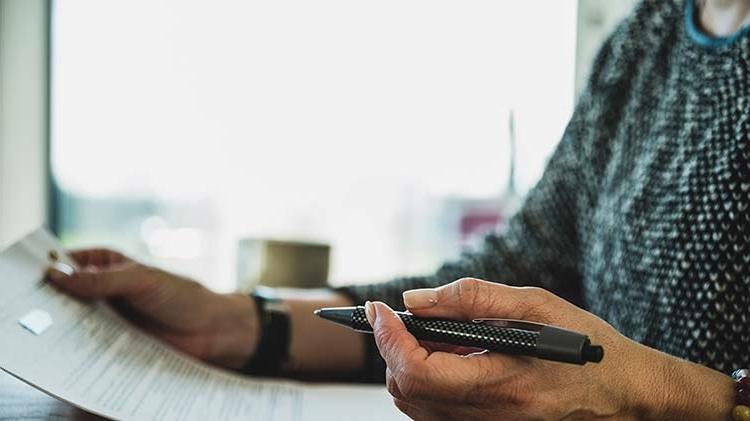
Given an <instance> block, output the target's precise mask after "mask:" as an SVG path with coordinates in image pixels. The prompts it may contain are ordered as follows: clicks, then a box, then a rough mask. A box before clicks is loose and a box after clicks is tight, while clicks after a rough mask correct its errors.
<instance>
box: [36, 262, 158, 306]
mask: <svg viewBox="0 0 750 421" xmlns="http://www.w3.org/2000/svg"><path fill="white" fill-rule="evenodd" d="M47 278H48V279H49V280H50V281H51V282H52V283H53V284H54V285H55V286H57V287H59V288H61V289H63V290H65V291H66V292H68V293H70V294H73V295H75V296H77V297H80V298H85V299H104V298H117V297H125V298H127V297H130V296H135V295H138V294H140V293H141V292H143V291H144V290H145V289H146V288H148V287H149V285H148V282H149V280H148V279H149V278H148V277H146V276H142V273H141V271H140V270H139V269H138V268H137V267H136V266H134V265H130V264H123V265H117V266H114V267H112V268H109V269H98V268H96V267H93V266H86V267H84V268H83V269H80V270H77V271H72V272H71V271H69V272H67V273H66V271H63V270H60V268H57V267H55V266H53V267H51V268H50V269H49V270H48V272H47Z"/></svg>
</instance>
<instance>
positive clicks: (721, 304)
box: [340, 0, 750, 381]
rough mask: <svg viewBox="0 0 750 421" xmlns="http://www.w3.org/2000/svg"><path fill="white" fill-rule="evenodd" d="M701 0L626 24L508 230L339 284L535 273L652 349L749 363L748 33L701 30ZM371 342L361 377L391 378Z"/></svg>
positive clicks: (368, 288) (513, 278)
mask: <svg viewBox="0 0 750 421" xmlns="http://www.w3.org/2000/svg"><path fill="white" fill-rule="evenodd" d="M692 8H693V4H692V1H689V0H688V2H687V4H684V3H683V2H682V1H679V0H658V1H657V0H645V1H643V2H642V3H640V4H639V5H638V6H637V7H636V8H635V10H634V11H633V12H632V13H631V15H630V16H629V17H628V18H626V19H625V21H623V22H622V23H621V24H620V25H619V26H618V27H617V29H616V30H615V31H614V32H613V34H612V35H611V36H610V37H609V38H608V39H607V41H606V42H605V43H604V45H603V47H602V48H601V50H600V52H599V53H598V55H597V58H596V60H595V62H594V65H593V69H592V72H591V76H590V78H589V81H588V84H587V87H586V89H585V91H584V93H583V94H582V95H581V97H580V98H579V100H578V103H577V106H576V108H575V110H574V113H573V116H572V118H571V120H570V122H569V124H568V126H567V127H566V129H565V132H564V134H563V137H562V140H561V141H560V143H559V145H558V146H557V148H556V150H555V152H554V153H553V155H552V156H551V158H550V160H549V162H548V164H547V168H546V170H545V172H544V174H543V176H542V178H541V180H540V181H539V183H538V184H537V185H536V186H535V187H534V188H533V189H532V190H531V191H530V192H529V194H528V195H527V197H526V199H525V202H524V205H523V206H522V208H521V209H520V211H519V212H518V213H517V214H516V215H515V216H514V217H513V218H512V219H511V220H510V221H509V223H508V226H507V229H506V230H505V231H504V232H502V233H496V234H491V235H488V236H487V237H486V238H485V239H484V241H483V246H482V247H481V248H480V249H477V250H475V251H471V252H467V253H464V254H463V255H462V256H461V257H460V259H458V260H457V261H455V262H451V263H448V264H445V265H444V266H442V267H441V268H440V269H439V270H438V271H437V273H435V274H432V275H430V276H423V277H409V278H402V279H396V280H393V281H390V282H386V283H382V284H372V285H363V286H350V287H344V288H341V289H340V291H342V292H344V293H345V294H348V295H349V296H350V297H352V298H353V299H354V300H355V301H356V302H363V301H364V300H382V301H385V302H386V303H389V304H390V305H392V306H394V307H395V308H403V303H402V298H401V292H402V291H404V290H407V289H412V288H424V287H435V286H439V285H442V284H445V283H448V282H451V281H454V280H456V279H458V278H461V277H468V276H470V277H476V278H481V279H485V280H489V281H494V282H502V283H505V284H511V285H534V286H540V287H543V288H546V289H548V290H550V291H552V292H554V293H556V294H558V295H559V296H561V297H563V298H565V299H567V300H570V301H572V302H574V303H575V304H577V305H579V306H581V307H583V308H585V309H586V310H588V311H591V312H592V313H594V314H596V315H598V316H600V317H601V318H603V319H604V320H606V321H607V322H609V323H610V324H612V325H613V326H614V327H615V328H616V329H618V330H619V331H620V332H622V333H623V334H624V335H626V336H628V337H630V338H632V339H634V340H636V341H638V342H640V343H643V344H645V345H647V346H650V347H653V348H656V349H659V350H662V351H664V352H666V353H669V354H672V355H675V356H677V357H681V358H685V359H688V360H691V361H694V362H696V363H700V364H704V365H706V366H708V367H712V368H714V369H716V370H720V371H722V372H726V373H728V372H730V371H731V370H733V369H735V368H740V367H750V209H748V205H750V141H749V140H748V135H749V134H750V120H749V117H750V104H748V93H750V84H749V83H750V35H747V36H746V34H745V33H743V34H741V35H742V36H737V37H733V38H731V39H719V40H710V39H709V38H708V37H706V36H703V37H702V38H701V36H696V33H697V31H696V29H695V24H694V23H693V21H692V20H691V19H693V16H694V13H693V10H692ZM743 32H747V31H743ZM707 40H708V41H709V42H706V41H707ZM487 316H488V317H492V316H496V315H491V314H488V315H487ZM365 340H366V341H367V343H368V348H367V349H368V361H369V363H368V364H367V369H366V370H365V373H363V377H362V379H363V380H365V379H369V380H381V381H382V379H383V370H384V365H383V362H382V361H381V360H380V357H379V355H378V352H377V349H376V348H375V347H374V345H373V341H372V339H371V338H370V337H367V338H366V339H365Z"/></svg>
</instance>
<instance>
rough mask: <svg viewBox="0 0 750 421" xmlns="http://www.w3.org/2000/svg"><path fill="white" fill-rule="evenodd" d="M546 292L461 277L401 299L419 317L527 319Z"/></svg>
mask: <svg viewBox="0 0 750 421" xmlns="http://www.w3.org/2000/svg"><path fill="white" fill-rule="evenodd" d="M548 295H551V294H549V293H547V292H546V291H544V290H542V289H539V288H528V287H524V288H518V287H511V286H507V285H503V284H498V283H494V282H487V281H482V280H479V279H475V278H463V279H459V280H457V281H455V282H451V283H450V284H447V285H443V286H441V287H439V288H425V289H415V290H410V291H405V292H404V293H403V298H404V305H405V306H406V308H407V309H408V310H409V311H410V312H412V313H414V314H415V315H417V316H420V317H440V318H449V319H457V320H471V319H478V318H486V317H497V318H506V319H527V316H529V314H530V313H534V312H535V309H536V308H537V307H538V306H539V305H541V303H542V301H545V300H546V299H547V296H548Z"/></svg>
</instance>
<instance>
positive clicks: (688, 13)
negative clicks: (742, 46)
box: [685, 0, 750, 48]
mask: <svg viewBox="0 0 750 421" xmlns="http://www.w3.org/2000/svg"><path fill="white" fill-rule="evenodd" d="M696 10H697V7H696V5H695V0H686V1H685V29H686V30H687V33H688V35H689V36H690V38H691V39H692V40H693V41H694V42H695V43H696V44H698V45H700V46H702V47H706V48H719V47H723V46H725V45H729V44H731V43H733V42H735V41H737V40H738V39H739V38H742V37H744V36H745V35H747V34H748V33H750V24H749V25H745V26H743V27H742V28H741V29H740V30H739V31H737V32H735V33H734V34H732V35H730V36H728V37H713V36H711V35H708V34H706V33H705V32H703V31H702V30H701V29H700V28H698V25H697V24H696V16H695V11H696Z"/></svg>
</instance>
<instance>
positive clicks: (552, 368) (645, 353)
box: [48, 0, 750, 420]
mask: <svg viewBox="0 0 750 421" xmlns="http://www.w3.org/2000/svg"><path fill="white" fill-rule="evenodd" d="M699 8H700V14H699V20H700V21H699V24H700V26H701V27H702V29H703V30H704V31H705V32H706V33H708V34H711V35H715V36H726V35H729V34H731V33H733V32H735V31H737V30H738V29H739V28H740V27H742V26H743V25H745V24H747V23H748V22H750V0H705V1H703V2H700V4H699ZM72 257H73V259H74V260H75V261H76V262H77V263H78V264H79V266H80V268H79V270H76V271H67V270H64V271H60V270H56V269H51V270H50V271H49V274H48V278H49V280H50V282H52V283H53V284H54V285H55V286H57V287H58V288H59V289H61V290H63V291H66V292H68V293H70V294H72V295H75V296H78V297H80V298H82V299H87V300H107V301H109V302H110V303H111V304H112V305H113V306H114V307H115V308H116V309H117V310H118V311H119V312H121V313H122V314H123V315H125V316H126V317H128V318H129V319H130V320H132V321H133V322H134V323H136V324H138V325H139V326H141V327H142V328H144V329H145V330H147V331H149V332H151V333H152V334H153V335H155V336H156V337H158V338H160V339H162V340H164V341H165V342H168V343H170V344H172V345H174V346H175V347H177V348H178V349H181V350H182V351H184V352H186V353H188V354H191V355H193V356H195V357H198V358H201V359H203V360H205V361H207V362H210V363H213V364H216V365H218V366H221V367H225V368H229V369H236V368H239V367H242V365H243V364H244V363H245V362H246V361H247V359H248V358H250V357H251V356H252V355H253V353H254V351H255V348H256V347H257V343H258V339H259V331H258V320H257V319H256V311H257V309H256V308H255V304H254V301H253V300H252V299H251V298H249V297H247V296H245V295H241V294H217V293H214V292H212V291H210V290H208V289H206V288H204V287H202V286H201V285H200V284H198V283H197V282H194V281H192V280H190V279H187V278H184V277H180V276H177V275H174V274H171V273H167V272H164V271H161V270H159V269H156V268H153V267H149V266H146V265H142V264H140V263H138V262H136V261H134V260H132V259H129V258H127V257H125V256H123V255H122V254H120V253H117V252H114V251H111V250H106V249H92V250H84V251H79V252H74V253H73V254H72ZM279 292H280V295H281V297H282V298H283V299H284V301H285V302H286V304H287V305H288V307H289V309H290V318H291V343H290V358H289V361H288V362H287V364H286V365H285V370H286V372H287V374H289V375H298V374H305V375H309V374H318V375H321V376H324V377H329V378H330V377H335V376H336V373H350V372H352V371H354V370H357V369H360V368H361V367H362V366H363V364H364V358H365V351H364V343H363V341H362V339H361V336H360V335H359V334H356V333H354V332H351V331H349V330H348V329H343V328H340V327H338V326H335V325H334V324H331V323H326V322H324V321H322V320H319V319H318V318H316V317H314V316H313V315H312V311H313V310H314V309H316V308H320V307H334V306H348V305H353V304H354V303H352V302H351V301H350V300H349V299H348V298H347V297H345V296H343V295H341V294H337V293H335V292H333V291H329V290H317V291H296V290H280V291H279ZM425 293H427V294H428V295H429V296H431V297H433V296H434V297H436V298H435V300H434V301H435V302H434V303H431V304H430V305H427V306H424V305H422V306H418V307H414V306H413V304H414V302H415V300H414V299H413V298H414V297H415V295H414V294H412V297H411V299H406V300H405V304H407V307H409V308H410V309H411V311H412V312H414V313H415V314H418V315H421V316H430V317H446V318H453V319H463V320H466V319H471V318H482V317H500V318H515V319H526V320H531V321H537V322H542V323H549V324H554V325H558V326H562V327H567V328H569V329H572V330H576V331H580V332H585V333H586V334H588V335H589V336H590V337H591V339H592V341H593V342H594V343H597V344H601V345H603V346H604V348H605V350H606V351H605V352H606V354H605V359H604V360H603V361H602V362H601V363H600V364H587V365H585V366H582V367H581V366H573V365H568V364H560V363H551V362H546V361H540V360H536V359H530V358H519V357H509V356H503V355H497V354H489V353H483V354H476V353H473V354H472V353H469V351H470V350H466V349H460V348H455V347H450V346H441V345H436V344H426V343H424V344H420V343H419V342H418V341H417V340H416V339H415V338H414V337H413V336H411V335H410V334H409V333H408V332H407V331H406V330H405V329H404V326H403V324H402V323H401V321H400V319H398V318H397V317H395V315H393V313H392V311H391V310H390V309H389V308H388V307H387V306H386V305H385V304H382V303H371V304H368V306H367V308H368V317H369V318H370V320H371V323H372V324H373V326H374V329H375V338H376V342H377V345H378V349H379V350H380V353H381V355H382V356H383V357H384V359H385V360H386V362H387V365H388V370H387V373H386V375H387V384H388V390H389V392H390V393H391V394H392V395H393V397H394V403H395V404H396V406H397V407H398V408H399V409H401V410H402V411H403V412H405V413H406V414H408V415H409V416H411V417H412V418H414V419H418V420H422V419H446V420H451V419H544V420H550V419H571V418H576V419H589V418H617V419H629V418H633V419H661V420H667V419H679V420H690V419H696V420H704V419H723V418H726V417H727V416H728V414H729V413H730V410H731V407H732V405H733V400H734V399H733V396H734V392H733V385H732V382H731V380H730V379H729V377H728V376H726V375H725V374H722V373H718V372H716V371H713V370H710V369H708V368H706V367H703V366H700V365H697V364H693V363H690V362H687V361H684V360H680V359H677V358H675V357H672V356H669V355H667V354H664V353H661V352H658V351H656V350H653V349H650V348H648V347H645V346H642V345H640V344H638V343H635V342H633V341H631V340H630V339H628V338H626V337H624V336H623V335H621V334H619V333H618V332H617V331H615V330H614V329H613V328H612V327H611V326H609V325H608V324H607V323H606V322H604V321H603V320H601V319H599V318H597V317H596V316H594V315H592V314H591V313H588V312H586V311H584V310H582V309H579V308H577V307H575V306H573V305H572V304H570V303H568V302H566V301H564V300H562V299H560V298H559V297H556V296H554V295H552V294H550V293H549V292H546V291H543V290H539V289H536V288H514V287H508V286H504V285H499V284H491V283H487V282H483V281H479V280H476V279H464V280H460V281H457V282H454V283H451V284H448V285H446V286H444V287H441V288H438V289H435V290H431V291H427V292H425V291H422V292H417V294H422V295H423V294H425ZM417 301H418V300H417Z"/></svg>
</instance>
